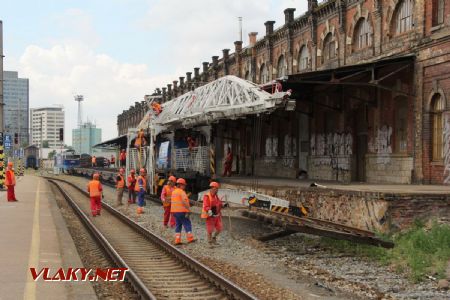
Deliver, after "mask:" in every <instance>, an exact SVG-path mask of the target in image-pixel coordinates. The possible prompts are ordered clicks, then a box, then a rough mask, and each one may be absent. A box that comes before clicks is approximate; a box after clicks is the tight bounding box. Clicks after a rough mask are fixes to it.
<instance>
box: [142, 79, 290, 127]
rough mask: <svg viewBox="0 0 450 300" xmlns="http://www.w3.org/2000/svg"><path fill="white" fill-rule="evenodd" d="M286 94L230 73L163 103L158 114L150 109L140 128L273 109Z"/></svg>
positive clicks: (208, 120)
mask: <svg viewBox="0 0 450 300" xmlns="http://www.w3.org/2000/svg"><path fill="white" fill-rule="evenodd" d="M287 95H288V94H287V93H285V92H277V93H274V94H270V93H267V92H265V91H263V90H262V89H261V88H260V87H259V86H258V85H256V84H254V83H251V82H249V81H247V80H244V79H241V78H239V77H236V76H232V75H228V76H224V77H221V78H219V79H217V80H214V81H212V82H210V83H208V84H206V85H204V86H201V87H199V88H197V89H195V90H194V91H190V92H188V93H185V94H183V95H181V96H179V97H177V98H175V99H173V100H171V101H168V102H166V103H164V104H162V112H161V113H160V114H159V115H158V116H155V115H154V113H153V111H151V110H150V111H149V112H148V113H147V114H146V116H145V118H144V119H143V120H142V122H141V123H140V124H139V128H150V127H152V129H154V130H155V133H156V134H158V133H159V132H161V131H163V130H165V129H170V128H171V127H172V128H179V127H185V128H189V127H193V126H195V125H199V124H210V123H212V122H217V121H219V120H220V119H235V118H240V117H243V116H245V115H249V114H257V113H265V112H270V111H273V110H275V109H276V108H277V107H279V106H281V105H282V104H283V103H284V99H285V98H287ZM149 107H150V105H149Z"/></svg>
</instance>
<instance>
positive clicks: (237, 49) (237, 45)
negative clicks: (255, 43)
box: [234, 41, 242, 53]
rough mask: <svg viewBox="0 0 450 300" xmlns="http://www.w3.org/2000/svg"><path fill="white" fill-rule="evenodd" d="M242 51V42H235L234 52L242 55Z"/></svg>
mask: <svg viewBox="0 0 450 300" xmlns="http://www.w3.org/2000/svg"><path fill="white" fill-rule="evenodd" d="M241 51H242V41H235V42H234V52H236V53H240V52H241Z"/></svg>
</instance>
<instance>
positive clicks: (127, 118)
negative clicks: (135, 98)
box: [117, 101, 148, 135]
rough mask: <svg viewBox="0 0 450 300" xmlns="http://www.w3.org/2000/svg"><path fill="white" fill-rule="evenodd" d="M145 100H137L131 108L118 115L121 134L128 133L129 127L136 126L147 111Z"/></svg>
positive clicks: (118, 126)
mask: <svg viewBox="0 0 450 300" xmlns="http://www.w3.org/2000/svg"><path fill="white" fill-rule="evenodd" d="M147 110H148V107H147V105H146V104H145V101H141V102H135V103H134V105H133V106H130V108H129V109H127V110H124V111H123V112H122V113H121V114H119V115H118V116H117V129H118V131H119V135H124V134H127V132H128V128H136V127H137V126H138V124H139V122H141V120H142V118H143V117H144V115H145V113H146V112H147Z"/></svg>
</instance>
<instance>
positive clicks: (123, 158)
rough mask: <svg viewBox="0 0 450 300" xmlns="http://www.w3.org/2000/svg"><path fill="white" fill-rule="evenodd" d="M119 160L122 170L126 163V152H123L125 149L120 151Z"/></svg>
mask: <svg viewBox="0 0 450 300" xmlns="http://www.w3.org/2000/svg"><path fill="white" fill-rule="evenodd" d="M119 160H120V166H121V167H122V168H123V167H125V165H126V161H127V152H126V151H125V149H122V152H120V155H119Z"/></svg>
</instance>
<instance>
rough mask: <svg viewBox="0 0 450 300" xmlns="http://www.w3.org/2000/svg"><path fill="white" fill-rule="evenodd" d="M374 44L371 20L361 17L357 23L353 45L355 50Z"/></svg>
mask: <svg viewBox="0 0 450 300" xmlns="http://www.w3.org/2000/svg"><path fill="white" fill-rule="evenodd" d="M371 45H372V26H371V25H370V22H369V20H367V19H365V18H360V19H359V21H358V23H356V27H355V33H354V41H353V46H354V49H355V50H359V49H364V48H366V47H369V46H371Z"/></svg>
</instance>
